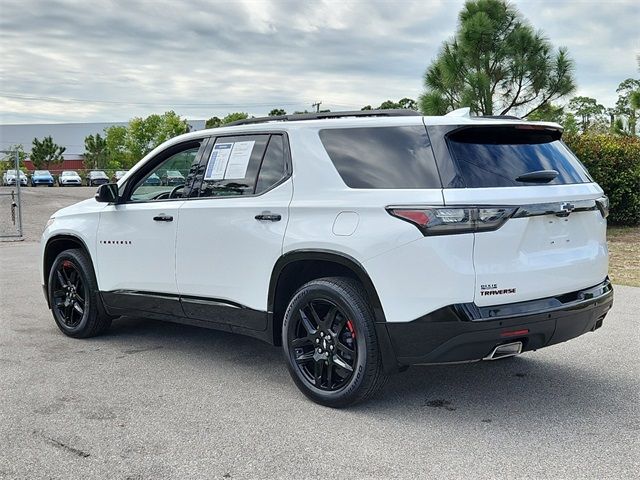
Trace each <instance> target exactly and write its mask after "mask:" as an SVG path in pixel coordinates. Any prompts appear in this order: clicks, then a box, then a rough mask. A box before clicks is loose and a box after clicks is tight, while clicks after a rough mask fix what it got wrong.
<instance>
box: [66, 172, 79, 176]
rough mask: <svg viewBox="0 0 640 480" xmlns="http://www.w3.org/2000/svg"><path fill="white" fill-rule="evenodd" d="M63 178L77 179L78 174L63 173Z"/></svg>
mask: <svg viewBox="0 0 640 480" xmlns="http://www.w3.org/2000/svg"><path fill="white" fill-rule="evenodd" d="M62 176H63V177H77V176H78V174H77V173H76V172H62Z"/></svg>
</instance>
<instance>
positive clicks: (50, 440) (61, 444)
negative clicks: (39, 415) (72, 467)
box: [33, 431, 90, 458]
mask: <svg viewBox="0 0 640 480" xmlns="http://www.w3.org/2000/svg"><path fill="white" fill-rule="evenodd" d="M33 433H34V434H36V435H38V436H39V437H41V438H43V439H44V440H45V441H46V442H47V443H49V444H50V445H53V446H54V447H56V448H60V449H62V450H65V451H67V452H69V453H73V454H74V455H76V456H78V457H81V458H87V457H88V456H89V455H90V454H89V453H87V452H85V451H82V450H80V449H79V448H75V447H72V446H70V445H67V444H66V443H64V442H61V441H60V440H56V439H55V438H53V437H49V436H48V435H45V434H44V433H42V432H38V431H34V432H33Z"/></svg>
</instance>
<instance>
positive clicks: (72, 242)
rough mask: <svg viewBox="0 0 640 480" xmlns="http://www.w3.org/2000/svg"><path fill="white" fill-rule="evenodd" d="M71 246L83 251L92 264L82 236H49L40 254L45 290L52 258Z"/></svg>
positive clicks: (66, 234)
mask: <svg viewBox="0 0 640 480" xmlns="http://www.w3.org/2000/svg"><path fill="white" fill-rule="evenodd" d="M72 248H77V249H80V250H82V251H84V253H85V254H86V255H87V258H88V259H89V261H90V262H91V264H92V266H93V259H92V258H91V253H90V251H89V248H88V247H87V244H86V243H85V241H84V240H83V239H82V238H80V237H78V236H76V235H72V234H68V233H65V234H60V235H55V236H53V237H51V238H49V239H48V240H47V243H46V245H45V247H44V253H43V255H42V278H43V281H44V288H45V292H46V291H47V288H48V282H49V272H50V271H51V267H52V265H53V262H54V260H55V259H56V257H57V256H58V255H59V254H60V253H61V252H64V251H65V250H69V249H72ZM94 271H95V268H94ZM48 302H49V298H48V295H47V303H48Z"/></svg>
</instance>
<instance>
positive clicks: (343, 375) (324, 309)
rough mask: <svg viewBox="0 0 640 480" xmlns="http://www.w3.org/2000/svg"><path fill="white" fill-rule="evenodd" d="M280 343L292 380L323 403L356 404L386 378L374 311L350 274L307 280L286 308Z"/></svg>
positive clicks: (371, 392) (336, 405) (308, 394)
mask: <svg viewBox="0 0 640 480" xmlns="http://www.w3.org/2000/svg"><path fill="white" fill-rule="evenodd" d="M282 344H283V348H284V353H285V358H286V359H287V366H288V368H289V373H290V374H291V376H292V378H293V380H294V382H295V383H296V385H297V386H298V388H299V389H300V390H301V391H302V392H303V393H304V394H305V395H306V396H307V397H309V398H310V399H312V400H313V401H315V402H317V403H320V404H322V405H326V406H329V407H337V408H340V407H346V406H349V405H352V404H354V403H357V402H360V401H362V400H365V399H367V398H368V397H370V396H371V395H373V394H374V393H375V392H376V391H377V390H378V389H379V388H380V387H381V386H382V385H383V384H384V380H385V378H386V377H385V376H384V373H383V369H382V360H381V356H380V352H379V349H378V342H377V338H376V332H375V324H374V320H373V314H372V312H371V308H370V306H369V305H368V302H367V299H366V295H365V293H364V291H363V288H362V286H361V285H360V284H359V283H358V282H356V281H354V280H352V279H350V278H343V277H330V278H322V279H319V280H313V281H311V282H309V283H307V284H305V285H303V286H302V287H301V288H300V289H299V290H298V291H297V292H296V293H295V295H294V296H293V298H292V299H291V301H290V303H289V306H288V308H287V311H286V313H285V318H284V323H283V326H282Z"/></svg>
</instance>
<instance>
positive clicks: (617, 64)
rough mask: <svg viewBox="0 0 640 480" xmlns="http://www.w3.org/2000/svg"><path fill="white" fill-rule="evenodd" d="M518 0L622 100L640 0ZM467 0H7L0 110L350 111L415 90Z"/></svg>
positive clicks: (46, 113) (91, 114)
mask: <svg viewBox="0 0 640 480" xmlns="http://www.w3.org/2000/svg"><path fill="white" fill-rule="evenodd" d="M516 3H517V6H518V7H519V8H520V10H521V11H522V13H523V14H524V15H525V16H526V17H527V18H529V20H530V21H531V22H532V23H533V25H534V26H535V27H536V28H541V29H542V30H544V31H545V33H546V34H547V35H548V37H549V38H550V39H551V41H552V42H553V43H554V44H555V45H566V46H567V47H568V48H569V51H570V54H571V56H572V57H573V58H574V59H575V60H576V76H577V79H578V84H579V93H580V94H584V95H589V96H594V97H596V98H598V99H599V100H600V102H602V103H605V104H608V105H612V104H613V103H614V102H615V98H616V94H615V88H616V86H617V84H618V83H619V82H620V81H621V80H623V79H624V78H627V77H631V76H635V77H637V76H638V71H637V64H636V61H635V55H636V54H637V53H638V52H639V51H640V38H639V37H640V34H639V33H638V27H637V25H638V24H640V6H639V5H638V4H637V2H635V1H633V0H629V1H613V2H608V3H606V4H605V3H602V2H594V1H577V0H576V1H571V2H557V1H552V0H536V1H519V2H516ZM462 4H463V2H462V0H451V1H447V0H431V1H428V2H424V1H415V2H414V1H395V2H392V1H377V2H368V1H347V0H343V1H314V2H300V1H292V0H282V1H273V2H266V1H259V0H253V1H250V0H247V1H217V2H209V1H191V2H188V3H187V2H185V3H183V2H164V1H138V2H133V1H132V2H97V1H94V2H75V1H64V0H55V1H46V2H37V1H26V0H22V1H13V0H4V1H3V2H2V4H1V5H0V47H1V48H0V50H1V51H2V58H1V61H0V79H1V80H0V91H1V92H2V93H3V94H7V96H5V97H0V112H2V113H0V122H2V123H13V122H46V121H57V122H61V121H113V120H126V119H128V118H130V117H132V116H135V115H146V114H149V113H152V112H158V111H164V110H168V109H170V108H173V109H174V110H176V111H177V112H178V113H180V114H181V115H185V116H188V117H190V118H207V117H209V116H211V115H224V114H225V113H227V112H229V111H236V110H243V111H248V112H249V113H252V114H256V115H259V114H264V113H266V112H267V111H268V110H270V108H273V107H277V106H283V107H284V108H285V109H286V110H288V111H293V110H300V109H305V108H310V104H311V103H312V102H313V101H315V100H322V101H323V102H324V103H323V106H327V107H329V108H332V109H347V108H360V107H361V106H362V105H365V104H373V105H375V104H379V103H380V102H382V101H384V100H386V99H388V98H391V99H398V98H400V97H404V96H409V97H417V96H418V95H419V94H420V92H421V90H422V74H423V72H424V70H425V68H426V66H427V65H428V64H429V62H430V61H431V59H433V57H434V56H435V55H436V54H437V51H438V48H439V47H440V44H441V42H442V41H443V40H444V39H446V38H448V37H450V36H451V35H452V34H453V33H454V31H455V28H456V21H457V13H458V11H459V10H460V8H461V6H462ZM25 96H28V97H30V98H31V99H27V98H24V97H25ZM43 97H46V98H49V99H48V100H47V99H46V98H45V99H43ZM34 98H35V99H34ZM60 98H62V99H81V100H93V101H87V102H77V101H69V102H59V101H56V100H55V99H60Z"/></svg>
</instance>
